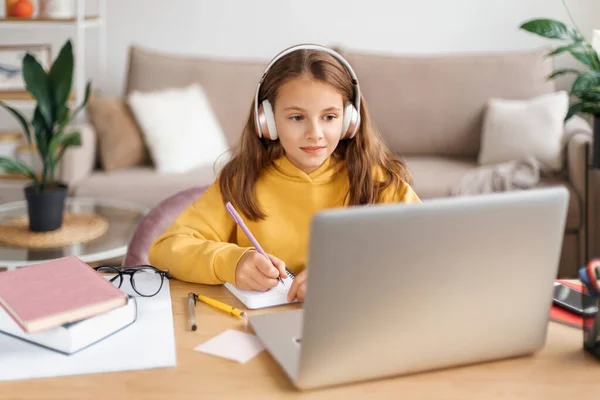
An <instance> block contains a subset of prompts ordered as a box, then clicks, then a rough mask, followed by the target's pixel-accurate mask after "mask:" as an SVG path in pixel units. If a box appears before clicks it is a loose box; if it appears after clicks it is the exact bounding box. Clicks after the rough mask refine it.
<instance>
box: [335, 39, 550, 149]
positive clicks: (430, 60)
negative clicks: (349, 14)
mask: <svg viewBox="0 0 600 400" xmlns="http://www.w3.org/2000/svg"><path fill="white" fill-rule="evenodd" d="M340 51H341V53H342V54H343V55H344V56H345V58H346V59H347V60H348V61H349V62H350V64H351V65H352V67H353V69H354V71H355V72H356V74H357V77H358V80H359V84H360V88H361V91H362V94H363V96H364V98H365V102H366V103H367V104H368V108H369V111H370V114H371V117H372V118H373V121H374V122H375V124H376V125H377V128H378V129H379V131H381V134H382V135H383V137H384V139H385V140H386V142H387V143H388V145H389V146H390V147H391V148H392V150H394V151H395V152H397V153H400V154H404V155H440V156H457V157H477V154H478V153H479V146H480V134H481V126H482V120H483V111H484V109H485V105H486V102H487V100H488V99H489V98H493V97H495V98H503V99H517V100H519V99H529V98H532V97H535V96H538V95H541V94H545V93H550V92H554V91H555V84H554V82H553V81H548V80H547V79H546V77H547V76H548V75H549V74H550V73H551V72H552V70H553V60H552V58H544V54H546V52H547V50H546V49H539V50H528V51H512V52H498V53H478V54H468V55H467V54H463V55H461V54H442V55H431V56H417V55H415V56H400V55H379V54H374V53H371V54H368V53H359V52H356V51H351V50H346V49H343V48H342V49H340Z"/></svg>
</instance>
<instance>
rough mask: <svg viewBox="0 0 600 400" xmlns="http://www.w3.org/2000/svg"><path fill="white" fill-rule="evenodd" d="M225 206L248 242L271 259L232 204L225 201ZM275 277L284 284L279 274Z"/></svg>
mask: <svg viewBox="0 0 600 400" xmlns="http://www.w3.org/2000/svg"><path fill="white" fill-rule="evenodd" d="M225 208H227V211H228V212H229V214H230V215H231V217H232V218H233V220H234V221H235V223H236V224H238V225H239V226H240V228H242V230H243V231H244V233H245V234H246V236H247V237H248V239H250V242H251V243H252V245H253V246H254V247H255V248H256V251H258V252H259V253H260V254H262V255H263V256H265V257H267V260H269V262H271V259H270V258H269V256H268V255H267V253H265V251H264V250H263V248H262V247H261V246H260V244H258V241H257V240H256V238H255V237H254V235H253V234H252V232H250V229H248V227H247V226H246V224H245V223H244V220H242V217H241V216H240V214H238V212H237V211H236V209H235V208H234V207H233V205H232V204H231V203H230V202H227V204H225ZM277 279H279V282H281V284H282V285H283V286H285V283H284V282H283V279H281V276H278V277H277Z"/></svg>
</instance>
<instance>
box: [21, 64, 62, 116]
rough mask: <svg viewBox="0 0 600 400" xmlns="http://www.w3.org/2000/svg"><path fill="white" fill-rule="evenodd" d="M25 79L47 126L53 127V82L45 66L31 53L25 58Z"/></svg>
mask: <svg viewBox="0 0 600 400" xmlns="http://www.w3.org/2000/svg"><path fill="white" fill-rule="evenodd" d="M23 79H24V80H25V84H26V85H27V90H28V91H29V92H30V93H31V94H32V95H33V97H35V99H36V100H37V102H38V108H39V110H40V114H41V115H42V116H43V117H44V122H45V124H46V126H48V128H51V127H52V126H53V125H54V121H55V119H56V115H55V106H54V96H53V93H52V82H51V81H50V78H49V77H48V75H47V74H46V71H44V68H42V66H41V65H40V63H39V62H38V61H37V60H36V59H35V57H33V56H32V55H31V54H26V55H25V57H24V58H23Z"/></svg>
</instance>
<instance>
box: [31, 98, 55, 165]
mask: <svg viewBox="0 0 600 400" xmlns="http://www.w3.org/2000/svg"><path fill="white" fill-rule="evenodd" d="M32 125H33V134H34V135H35V141H36V144H37V147H38V152H39V153H40V157H41V160H42V162H43V163H45V161H46V160H47V158H48V144H49V141H50V139H51V137H50V133H49V132H48V129H47V127H46V124H45V123H44V117H43V116H42V114H41V112H40V109H39V105H38V106H37V107H36V108H35V110H34V112H33V119H32Z"/></svg>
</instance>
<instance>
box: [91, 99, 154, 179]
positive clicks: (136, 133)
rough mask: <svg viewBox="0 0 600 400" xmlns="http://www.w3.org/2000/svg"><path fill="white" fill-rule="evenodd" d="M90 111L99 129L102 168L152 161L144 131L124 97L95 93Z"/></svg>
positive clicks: (119, 167) (99, 153) (107, 169)
mask: <svg viewBox="0 0 600 400" xmlns="http://www.w3.org/2000/svg"><path fill="white" fill-rule="evenodd" d="M86 111H87V115H88V118H89V120H90V122H91V123H92V125H93V126H94V129H95V130H96V135H97V138H98V156H99V159H100V160H99V161H100V165H101V166H102V169H104V170H105V171H112V170H116V169H122V168H129V167H134V166H139V165H149V164H151V162H150V156H149V153H148V149H147V147H146V144H145V143H144V137H143V136H142V132H141V131H140V129H139V127H138V125H137V124H136V122H135V119H134V117H133V115H132V113H131V109H130V108H129V106H128V105H127V102H126V101H125V100H124V99H122V98H121V97H114V96H103V95H100V94H97V93H95V94H93V95H92V96H90V99H89V101H88V103H87V106H86Z"/></svg>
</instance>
